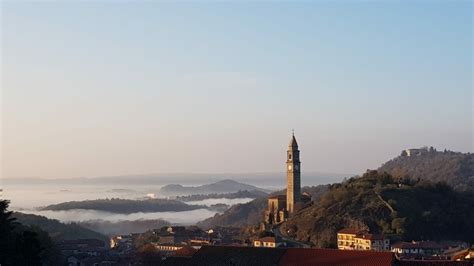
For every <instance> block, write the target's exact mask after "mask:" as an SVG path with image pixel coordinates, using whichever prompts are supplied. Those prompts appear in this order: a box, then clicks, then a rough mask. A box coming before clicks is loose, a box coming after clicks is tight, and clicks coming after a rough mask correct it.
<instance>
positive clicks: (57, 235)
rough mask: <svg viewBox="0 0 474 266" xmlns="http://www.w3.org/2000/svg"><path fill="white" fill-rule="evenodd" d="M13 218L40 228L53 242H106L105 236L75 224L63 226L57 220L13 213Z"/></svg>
mask: <svg viewBox="0 0 474 266" xmlns="http://www.w3.org/2000/svg"><path fill="white" fill-rule="evenodd" d="M13 217H15V218H16V219H17V221H18V222H20V223H21V224H23V225H26V226H32V227H38V228H40V229H41V230H43V231H45V232H47V233H48V234H49V236H50V237H51V238H52V239H53V240H55V241H60V240H72V239H81V238H93V239H100V240H103V241H105V242H106V243H107V242H108V237H107V236H105V235H102V234H100V233H97V232H95V231H92V230H89V229H87V228H84V227H81V226H79V225H77V224H75V223H71V224H64V223H61V222H59V221H58V220H53V219H48V218H46V217H44V216H39V215H34V214H25V213H20V212H15V213H13Z"/></svg>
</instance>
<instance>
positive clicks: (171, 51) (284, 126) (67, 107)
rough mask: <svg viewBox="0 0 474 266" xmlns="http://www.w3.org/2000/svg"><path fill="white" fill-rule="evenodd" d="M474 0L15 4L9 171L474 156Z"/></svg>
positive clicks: (7, 33) (45, 173)
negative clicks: (414, 154)
mask: <svg viewBox="0 0 474 266" xmlns="http://www.w3.org/2000/svg"><path fill="white" fill-rule="evenodd" d="M472 14H473V6H472V3H471V2H470V1H418V2H416V1H415V2H413V1H410V2H408V1H400V2H398V1H374V2H362V1H334V2H327V1H305V2H297V3H290V2H285V1H278V2H277V1H275V2H273V1H260V2H252V1H244V2H237V1H228V2H220V1H209V2H197V1H192V2H168V1H163V2H151V1H147V2H132V1H123V2H113V3H112V2H111V1H66V2H59V1H50V2H46V1H38V2H22V1H20V2H18V1H2V2H1V27H0V29H1V42H0V44H1V74H2V75H1V103H2V105H1V113H2V117H1V119H2V120H1V169H2V170H1V174H2V177H3V178H15V177H42V178H72V177H93V176H111V175H128V174H145V173H254V172H283V171H285V160H286V149H287V145H288V142H289V139H290V136H291V130H292V129H294V130H295V135H296V138H297V140H298V142H299V145H300V150H301V160H302V171H303V176H304V171H320V172H329V173H351V174H359V173H362V172H364V171H365V170H366V169H374V168H377V167H378V166H380V165H381V164H382V163H383V162H385V161H387V160H389V159H391V158H393V157H395V156H397V155H399V154H400V152H401V150H402V149H406V148H413V147H421V146H434V147H435V148H437V149H438V150H443V149H445V148H446V149H449V150H454V151H462V152H473V151H474V145H473V127H472V125H473V124H474V120H473V115H472V114H473V104H472V102H473V92H472V90H473V88H472V85H473V79H472V78H473V69H472V61H473V54H472V36H473V29H472Z"/></svg>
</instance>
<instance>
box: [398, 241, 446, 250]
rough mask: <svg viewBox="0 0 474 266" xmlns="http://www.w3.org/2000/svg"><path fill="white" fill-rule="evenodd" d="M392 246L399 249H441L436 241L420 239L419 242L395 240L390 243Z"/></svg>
mask: <svg viewBox="0 0 474 266" xmlns="http://www.w3.org/2000/svg"><path fill="white" fill-rule="evenodd" d="M392 248H401V249H417V248H421V249H441V246H440V245H439V244H437V243H436V242H432V241H420V242H397V243H395V244H393V245H392Z"/></svg>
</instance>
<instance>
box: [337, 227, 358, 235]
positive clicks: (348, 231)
mask: <svg viewBox="0 0 474 266" xmlns="http://www.w3.org/2000/svg"><path fill="white" fill-rule="evenodd" d="M363 232H364V230H361V229H355V228H344V229H341V230H339V231H338V232H337V233H339V234H352V235H357V234H359V233H363Z"/></svg>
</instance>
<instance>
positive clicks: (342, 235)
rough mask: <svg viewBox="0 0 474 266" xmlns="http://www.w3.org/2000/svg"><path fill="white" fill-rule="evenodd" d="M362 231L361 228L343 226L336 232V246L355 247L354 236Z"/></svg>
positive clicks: (343, 247) (353, 248)
mask: <svg viewBox="0 0 474 266" xmlns="http://www.w3.org/2000/svg"><path fill="white" fill-rule="evenodd" d="M360 233H363V230H359V229H353V228H344V229H342V230H340V231H339V232H337V248H338V249H342V250H355V249H356V240H355V238H356V236H357V235H358V234H360Z"/></svg>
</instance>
